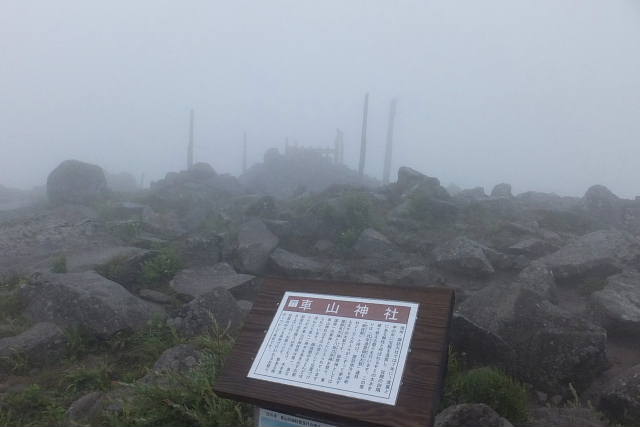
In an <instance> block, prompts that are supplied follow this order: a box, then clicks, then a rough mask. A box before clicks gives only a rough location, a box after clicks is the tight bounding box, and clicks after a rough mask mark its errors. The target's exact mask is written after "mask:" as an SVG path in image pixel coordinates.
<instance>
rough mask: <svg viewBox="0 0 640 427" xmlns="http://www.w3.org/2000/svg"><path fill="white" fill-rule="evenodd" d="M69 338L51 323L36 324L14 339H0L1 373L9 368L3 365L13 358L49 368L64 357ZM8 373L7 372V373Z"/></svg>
mask: <svg viewBox="0 0 640 427" xmlns="http://www.w3.org/2000/svg"><path fill="white" fill-rule="evenodd" d="M66 345H67V338H66V336H65V334H64V332H63V331H62V329H60V328H59V327H58V326H56V325H54V324H53V323H49V322H41V323H36V324H35V325H34V326H32V327H31V328H29V329H27V330H26V331H25V332H23V333H21V334H20V335H16V336H14V337H7V338H1V339H0V373H1V372H2V371H3V370H5V369H3V367H4V368H8V367H7V366H5V365H6V363H2V362H4V361H5V359H7V358H9V359H10V358H11V357H12V356H17V357H24V358H26V359H27V360H28V361H29V363H30V364H33V365H38V366H48V365H51V364H54V363H55V362H57V361H58V360H59V359H60V358H62V357H64V355H65V352H66ZM5 373H6V372H5Z"/></svg>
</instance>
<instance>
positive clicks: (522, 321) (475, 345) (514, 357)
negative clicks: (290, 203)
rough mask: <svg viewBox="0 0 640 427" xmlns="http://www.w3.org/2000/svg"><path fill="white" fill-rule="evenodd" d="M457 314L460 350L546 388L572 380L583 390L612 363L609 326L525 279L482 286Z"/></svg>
mask: <svg viewBox="0 0 640 427" xmlns="http://www.w3.org/2000/svg"><path fill="white" fill-rule="evenodd" d="M457 317H458V318H457V319H456V321H455V322H454V327H453V332H452V341H453V344H454V346H455V347H456V348H457V350H458V351H462V352H466V353H467V354H468V356H469V358H470V359H472V360H473V359H479V360H480V361H485V362H486V361H491V363H492V364H494V365H499V366H502V367H503V368H504V369H506V370H507V371H508V372H511V373H513V374H514V375H515V376H517V377H518V378H520V379H521V380H523V381H525V382H528V383H530V384H533V385H534V386H535V387H536V389H538V390H541V391H544V392H549V393H556V392H557V391H558V390H561V389H562V388H563V387H566V386H567V384H569V383H572V384H573V385H574V386H575V387H576V389H578V390H583V389H584V388H586V387H587V386H588V385H589V384H590V382H591V381H592V380H593V379H594V378H595V377H596V376H597V375H598V374H599V373H600V372H602V371H603V370H604V369H606V368H607V366H608V363H607V359H606V351H605V350H606V339H607V334H606V331H605V330H604V329H602V328H600V327H598V326H595V325H593V324H591V323H590V322H588V321H587V320H585V319H582V318H579V317H574V316H572V315H571V314H570V313H568V312H566V311H565V310H563V309H561V308H559V307H557V306H555V305H553V304H552V303H551V302H549V301H547V300H545V299H544V298H543V297H541V296H540V295H539V294H538V293H536V292H533V291H532V290H530V289H528V288H527V287H526V286H525V285H523V284H521V283H517V282H516V283H512V284H497V285H492V286H489V287H486V288H484V289H482V290H481V291H479V292H477V293H476V294H475V295H473V296H471V297H469V298H468V299H466V300H465V301H464V302H463V303H462V304H460V306H459V307H458V312H457ZM459 326H462V328H461V330H457V328H458V327H459ZM474 329H475V331H474Z"/></svg>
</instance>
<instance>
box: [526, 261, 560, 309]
mask: <svg viewBox="0 0 640 427" xmlns="http://www.w3.org/2000/svg"><path fill="white" fill-rule="evenodd" d="M516 280H517V282H518V283H520V284H522V286H523V287H524V288H526V289H529V290H530V291H532V292H535V293H536V294H538V295H540V296H541V297H543V298H544V299H547V300H549V301H551V302H553V303H554V304H555V303H557V301H558V295H557V288H556V282H555V280H554V278H553V273H552V272H551V270H550V269H549V268H548V267H547V266H546V265H545V264H543V263H541V262H538V261H533V262H532V263H531V264H529V265H528V266H527V267H525V268H524V269H523V270H522V271H520V273H519V274H518V277H517V279H516Z"/></svg>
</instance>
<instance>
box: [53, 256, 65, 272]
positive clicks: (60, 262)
mask: <svg viewBox="0 0 640 427" xmlns="http://www.w3.org/2000/svg"><path fill="white" fill-rule="evenodd" d="M51 272H52V273H66V272H67V257H66V256H64V255H58V256H56V257H55V258H53V260H51Z"/></svg>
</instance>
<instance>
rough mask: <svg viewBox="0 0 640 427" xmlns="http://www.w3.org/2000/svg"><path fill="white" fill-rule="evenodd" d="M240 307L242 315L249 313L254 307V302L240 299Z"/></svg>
mask: <svg viewBox="0 0 640 427" xmlns="http://www.w3.org/2000/svg"><path fill="white" fill-rule="evenodd" d="M238 308H239V309H240V311H241V312H242V315H243V316H246V315H247V314H249V312H250V311H251V309H252V308H253V302H251V301H248V300H246V299H241V300H238Z"/></svg>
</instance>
